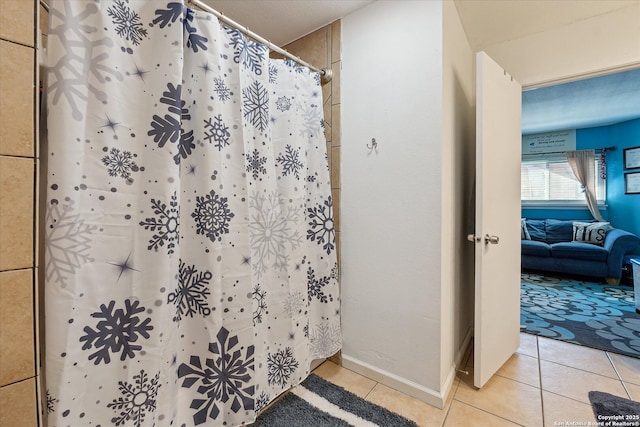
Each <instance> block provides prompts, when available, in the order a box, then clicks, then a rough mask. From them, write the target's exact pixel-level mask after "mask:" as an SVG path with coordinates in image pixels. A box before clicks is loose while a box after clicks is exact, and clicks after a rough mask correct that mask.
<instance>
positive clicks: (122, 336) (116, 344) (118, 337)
mask: <svg viewBox="0 0 640 427" xmlns="http://www.w3.org/2000/svg"><path fill="white" fill-rule="evenodd" d="M115 305H116V302H115V301H111V302H109V305H108V306H107V305H105V304H101V305H100V311H98V312H95V313H92V314H91V317H94V318H96V319H102V320H100V321H99V322H98V323H97V324H96V325H95V329H93V328H92V327H90V326H85V327H84V332H85V335H83V336H82V337H80V342H84V344H83V345H82V349H83V350H88V349H91V348H96V349H97V350H96V351H95V352H93V353H91V354H90V355H89V360H93V363H94V364H95V365H99V364H100V363H103V362H104V363H105V364H108V363H110V362H111V353H113V354H116V353H118V352H121V353H120V360H125V359H126V358H127V357H128V358H131V359H133V358H134V357H135V356H136V354H135V352H136V351H140V350H142V346H141V345H139V344H135V343H136V342H137V341H138V340H139V339H140V338H149V337H150V335H149V331H151V330H152V329H153V326H151V325H150V324H149V323H151V318H146V319H144V320H142V319H141V318H140V317H139V316H137V315H138V314H140V313H144V311H145V308H144V307H140V303H139V302H138V301H133V302H132V301H131V300H128V299H127V300H125V301H124V305H125V307H124V309H122V308H118V309H115Z"/></svg>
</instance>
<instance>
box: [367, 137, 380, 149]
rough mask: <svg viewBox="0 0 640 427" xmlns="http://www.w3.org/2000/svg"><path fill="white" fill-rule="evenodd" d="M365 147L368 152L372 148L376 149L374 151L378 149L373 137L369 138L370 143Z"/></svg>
mask: <svg viewBox="0 0 640 427" xmlns="http://www.w3.org/2000/svg"><path fill="white" fill-rule="evenodd" d="M367 148H368V149H369V152H371V151H373V150H376V152H377V151H378V143H377V142H376V139H375V138H371V145H369V144H367Z"/></svg>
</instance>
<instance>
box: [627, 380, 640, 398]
mask: <svg viewBox="0 0 640 427" xmlns="http://www.w3.org/2000/svg"><path fill="white" fill-rule="evenodd" d="M624 385H625V387H627V391H628V392H629V396H630V397H631V400H635V401H636V402H640V385H635V384H631V383H625V384H624Z"/></svg>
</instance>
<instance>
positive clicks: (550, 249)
mask: <svg viewBox="0 0 640 427" xmlns="http://www.w3.org/2000/svg"><path fill="white" fill-rule="evenodd" d="M525 222H526V230H527V232H528V236H527V237H530V240H527V239H524V238H523V240H522V268H523V269H530V270H543V271H553V272H557V273H569V274H578V275H582V276H593V277H602V278H605V279H606V281H607V282H608V283H610V284H618V283H620V278H621V277H622V260H623V258H624V256H625V254H626V253H628V252H629V251H632V250H633V249H635V248H636V247H637V246H638V245H640V238H638V237H637V236H635V235H634V234H631V233H629V232H627V231H624V230H620V229H616V228H609V229H608V231H606V235H605V237H604V242H603V245H602V246H600V245H596V244H591V243H583V242H577V241H573V237H574V236H573V231H574V230H573V223H574V221H571V220H566V221H565V220H557V219H526V220H525ZM575 222H585V221H579V220H576V221H575ZM523 233H524V232H523ZM523 237H524V236H523Z"/></svg>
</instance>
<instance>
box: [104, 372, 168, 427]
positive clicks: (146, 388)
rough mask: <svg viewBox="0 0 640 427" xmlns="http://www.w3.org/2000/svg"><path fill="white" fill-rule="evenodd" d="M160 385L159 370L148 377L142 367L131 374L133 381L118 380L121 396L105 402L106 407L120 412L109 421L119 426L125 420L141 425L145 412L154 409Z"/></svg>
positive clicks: (137, 425)
mask: <svg viewBox="0 0 640 427" xmlns="http://www.w3.org/2000/svg"><path fill="white" fill-rule="evenodd" d="M160 386H161V384H160V372H158V373H157V374H156V375H155V376H154V377H153V378H149V374H147V373H146V372H145V371H144V369H142V370H140V373H139V374H136V375H134V376H133V383H129V382H127V381H118V389H119V390H120V392H121V393H122V396H121V397H118V398H117V399H113V401H112V402H111V403H109V404H107V408H111V409H113V410H114V411H116V412H118V411H120V413H119V414H118V416H116V417H114V418H112V419H111V422H112V423H114V424H115V425H116V426H121V425H123V424H124V423H126V422H127V421H132V422H133V425H134V426H135V427H140V426H142V423H143V422H144V417H145V416H146V415H147V413H148V412H154V411H155V410H156V396H157V395H158V389H159V388H160Z"/></svg>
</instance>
